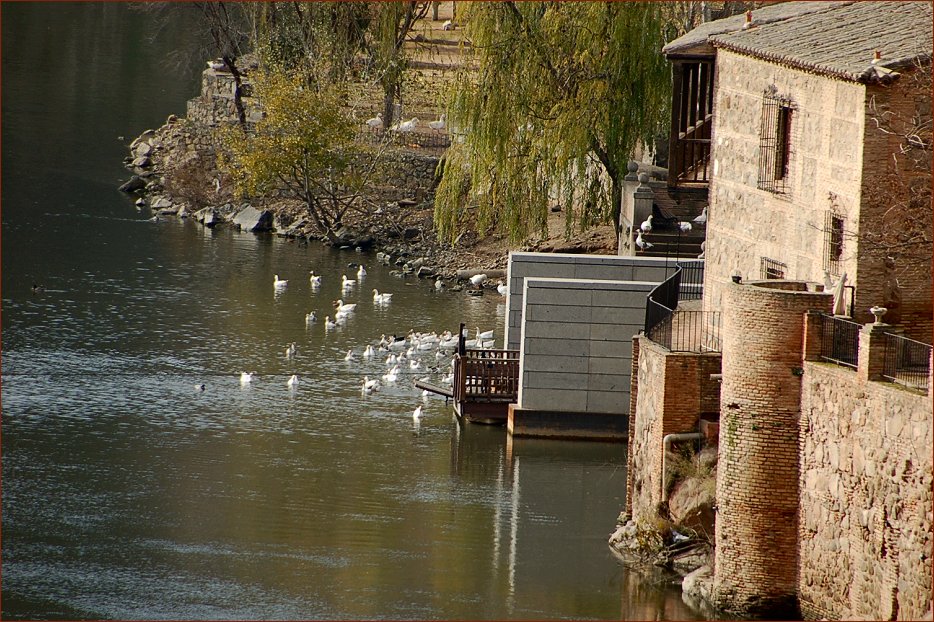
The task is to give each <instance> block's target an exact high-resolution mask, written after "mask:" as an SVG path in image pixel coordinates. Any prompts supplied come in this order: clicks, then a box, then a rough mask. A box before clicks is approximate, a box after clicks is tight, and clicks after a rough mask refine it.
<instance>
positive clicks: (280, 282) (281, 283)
mask: <svg viewBox="0 0 934 622" xmlns="http://www.w3.org/2000/svg"><path fill="white" fill-rule="evenodd" d="M288 284H289V281H288V279H280V278H279V275H278V274H276V275H273V277H272V286H273V287H274V288H275V289H277V290H280V289H285V288H286V286H288Z"/></svg>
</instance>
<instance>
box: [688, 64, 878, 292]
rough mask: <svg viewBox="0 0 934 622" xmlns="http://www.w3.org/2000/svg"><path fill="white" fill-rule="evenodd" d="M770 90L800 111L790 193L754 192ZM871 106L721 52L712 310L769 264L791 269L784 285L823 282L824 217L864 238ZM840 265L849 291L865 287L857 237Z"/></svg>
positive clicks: (828, 83) (711, 216)
mask: <svg viewBox="0 0 934 622" xmlns="http://www.w3.org/2000/svg"><path fill="white" fill-rule="evenodd" d="M771 85H774V86H775V87H776V89H777V93H778V94H779V95H782V96H786V97H789V98H790V99H791V100H792V101H793V103H794V105H795V110H794V112H793V113H792V122H791V126H792V136H791V157H790V162H789V182H788V189H787V191H786V192H785V193H784V194H773V193H771V192H769V191H766V190H760V189H759V188H758V187H757V183H758V171H759V136H760V124H761V120H762V103H763V94H764V92H765V90H766V89H767V88H768V87H770V86H771ZM865 100H866V97H865V87H864V86H863V85H860V84H856V83H851V82H844V81H841V80H832V79H829V78H826V77H821V76H816V75H813V74H810V73H806V72H803V71H799V70H796V69H790V68H786V67H782V66H780V65H777V64H774V63H770V62H767V61H763V60H758V59H754V58H750V57H746V56H743V55H740V54H737V53H734V52H731V51H729V50H725V49H719V50H718V51H717V72H716V84H715V86H714V118H715V119H716V121H715V124H714V128H713V132H714V134H713V139H712V146H711V161H712V163H713V175H712V178H711V182H710V193H709V197H710V206H709V210H708V221H707V246H706V249H705V250H706V255H705V257H706V260H707V265H706V271H705V282H704V293H705V298H704V299H705V310H719V309H720V308H721V307H722V304H723V296H724V293H723V292H724V288H726V287H727V286H728V285H729V283H730V277H731V276H732V275H733V274H734V272H738V273H739V274H741V275H742V277H743V278H744V279H745V280H751V279H758V278H764V277H763V276H762V275H761V263H762V258H763V257H765V258H768V259H772V260H775V261H778V262H782V263H784V264H786V265H787V267H786V268H785V275H784V278H786V279H791V280H808V281H815V282H818V283H822V282H823V270H824V249H825V234H824V227H825V216H826V213H827V211H828V210H831V209H833V210H836V212H837V213H838V214H840V215H842V216H843V217H844V221H845V226H846V228H847V230H848V231H850V232H852V233H853V234H855V233H858V220H857V210H858V209H859V207H860V198H861V186H860V185H861V178H862V171H861V162H862V160H863V135H864V131H865V127H864V126H865V118H864V114H863V112H864V102H865ZM842 259H843V261H842V264H841V271H845V272H846V273H847V274H848V283H849V284H850V285H854V284H855V285H857V287H860V285H861V283H860V282H859V281H860V280H861V279H862V275H858V274H857V271H856V256H855V241H854V239H853V238H852V237H847V239H846V240H845V241H844V247H843V258H842ZM870 306H871V305H870Z"/></svg>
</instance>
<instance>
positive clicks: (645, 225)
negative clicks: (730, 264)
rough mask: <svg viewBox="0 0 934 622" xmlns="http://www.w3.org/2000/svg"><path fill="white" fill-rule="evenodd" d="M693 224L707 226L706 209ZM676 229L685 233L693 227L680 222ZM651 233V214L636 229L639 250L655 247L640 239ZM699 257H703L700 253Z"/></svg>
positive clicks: (687, 223)
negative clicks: (643, 235)
mask: <svg viewBox="0 0 934 622" xmlns="http://www.w3.org/2000/svg"><path fill="white" fill-rule="evenodd" d="M693 222H694V223H696V224H698V225H706V224H707V208H706V207H704V211H703V212H701V214H700V215H699V216H697V217H696V218H695V219H694V221H693ZM678 228H679V229H681V231H682V232H684V233H687V232H688V231H690V230H691V229H692V228H693V225H691V223H689V222H687V221H684V220H682V221H679V222H678ZM651 231H652V214H649V217H648V218H646V219H645V220H643V221H642V224H640V225H639V226H638V227H637V228H636V246H637V247H638V248H639V250H643V251H647V250H649V249H650V248H652V247H653V246H655V245H654V244H652V243H651V242H649V241H648V240H645V239H643V237H642V234H643V233H645V234H648V233H650V232H651ZM701 248H703V245H702V246H701ZM701 256H703V253H701Z"/></svg>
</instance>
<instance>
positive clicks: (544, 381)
mask: <svg viewBox="0 0 934 622" xmlns="http://www.w3.org/2000/svg"><path fill="white" fill-rule="evenodd" d="M654 287H655V285H654V284H653V283H646V282H635V281H596V282H594V281H590V280H588V279H537V278H526V279H525V287H524V291H523V323H522V335H521V339H520V344H519V346H520V347H519V400H518V407H519V408H521V409H528V410H544V411H563V412H581V413H608V414H619V415H626V414H628V412H629V378H630V373H631V369H632V363H631V359H632V353H631V345H632V336H633V335H634V334H635V333H637V332H638V330H639V328H640V327H641V326H642V325H643V322H644V318H645V297H646V295H648V293H649V291H651V290H652V288H654Z"/></svg>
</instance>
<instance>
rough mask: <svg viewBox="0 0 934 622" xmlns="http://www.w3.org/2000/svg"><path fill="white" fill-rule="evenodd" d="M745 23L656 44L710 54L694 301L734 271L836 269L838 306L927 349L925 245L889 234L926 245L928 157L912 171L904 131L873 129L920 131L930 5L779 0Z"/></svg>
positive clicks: (800, 276) (726, 23)
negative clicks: (701, 257)
mask: <svg viewBox="0 0 934 622" xmlns="http://www.w3.org/2000/svg"><path fill="white" fill-rule="evenodd" d="M746 19H747V18H746V17H743V16H737V17H734V18H730V19H727V20H722V22H723V24H720V22H713V23H712V24H711V25H710V26H709V27H708V28H709V31H708V34H707V36H706V37H704V41H703V43H702V44H701V43H699V42H698V41H697V40H696V39H695V38H693V37H692V38H689V40H688V42H679V41H680V40H679V41H675V42H672V44H670V45H669V46H667V47H666V52H667V53H669V54H674V53H679V52H680V53H683V51H684V48H685V46H690V48H692V50H691V53H692V54H694V55H697V54H700V53H702V52H703V50H702V49H700V48H707V49H709V50H710V51H712V52H713V53H714V58H715V59H716V60H715V63H713V64H704V63H702V62H700V61H698V63H697V64H698V66H700V67H701V68H703V67H708V69H707V73H704V71H700V72H699V74H698V75H700V77H701V78H707V80H708V82H710V83H711V84H710V89H711V90H710V93H711V98H710V99H711V104H712V106H711V108H710V109H709V111H707V110H705V112H706V113H707V114H709V115H710V116H708V117H706V119H707V120H708V123H709V127H710V128H712V133H711V138H710V141H711V142H710V155H709V158H710V160H709V161H710V163H711V164H710V185H709V208H708V222H707V247H706V264H707V265H706V272H705V292H706V295H705V308H706V309H708V310H713V309H719V308H721V307H722V304H723V288H724V287H725V286H726V285H727V284H728V283H729V282H730V279H731V277H732V276H734V275H740V276H742V277H743V278H745V279H758V278H785V279H796V280H810V281H817V282H824V280H825V279H824V272H825V271H826V272H827V273H829V275H830V278H831V279H832V280H834V281H836V280H839V279H840V277H841V276H842V275H844V274H845V275H846V276H847V280H846V283H845V284H846V285H847V286H848V289H846V290H845V294H844V297H845V298H846V300H845V301H844V302H845V305H843V306H842V308H841V310H843V311H844V313H842V314H845V315H848V316H851V317H852V318H853V319H854V320H855V321H857V322H860V323H863V322H867V321H869V320H871V319H872V316H871V314H870V313H869V308H870V307H873V306H875V305H881V306H884V307H886V308H888V309H889V314H888V316H887V320H888V321H889V322H890V323H893V324H896V325H900V326H903V327H904V329H905V330H906V331H907V332H908V333H909V334H910V335H912V336H913V337H915V338H917V339H920V340H922V341H925V342H927V343H930V342H931V336H932V306H931V297H932V290H931V254H930V253H931V247H930V245H929V243H928V244H927V245H923V244H921V243H916V244H915V248H914V249H911V250H913V251H914V252H904V251H906V250H907V249H906V248H904V247H901V248H898V247H897V244H896V243H895V241H896V240H902V239H903V238H900V237H898V235H897V232H901V231H903V230H905V229H916V230H917V231H918V233H919V234H920V235H921V236H923V237H926V238H927V240H928V242H929V241H930V229H931V204H930V193H929V192H928V193H927V194H925V193H924V192H920V193H918V194H917V196H912V193H914V192H915V190H918V189H919V186H918V185H917V184H921V186H922V187H923V188H925V189H927V190H928V191H929V190H930V184H931V177H930V165H931V164H930V153H929V152H928V154H927V157H926V158H923V159H922V161H921V162H920V166H916V163H915V162H914V161H913V159H912V157H911V154H910V153H908V154H905V153H902V149H903V147H908V140H907V139H906V138H905V137H904V136H902V133H903V130H904V133H906V134H907V133H908V132H909V131H910V128H908V127H904V128H886V127H884V126H886V125H891V124H898V123H902V124H906V125H910V124H913V123H914V122H915V121H917V122H920V123H923V122H924V121H925V120H926V122H927V124H928V127H930V119H931V82H930V71H931V64H930V61H931V49H932V41H931V28H930V24H931V21H932V10H931V3H928V2H855V3H854V2H829V3H823V2H792V3H785V4H780V5H774V6H769V7H764V8H762V9H759V10H757V11H752V12H750V13H749V14H748V19H749V21H748V22H747V21H746ZM716 24H720V26H719V27H717V26H714V25H716ZM710 68H712V70H711V69H710ZM924 77H927V79H926V80H925V79H919V78H924ZM694 79H695V78H694V74H691V80H694ZM700 83H701V84H704V81H703V80H700ZM691 84H693V82H691V81H686V82H685V85H684V88H687V87H690V85H691ZM699 90H700V91H703V89H699ZM890 122H891V123H890ZM929 131H930V130H928V132H929ZM909 150H910V147H909ZM674 152H675V153H678V152H679V150H678V149H675V150H674ZM910 247H911V245H910V244H909V248H910Z"/></svg>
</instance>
